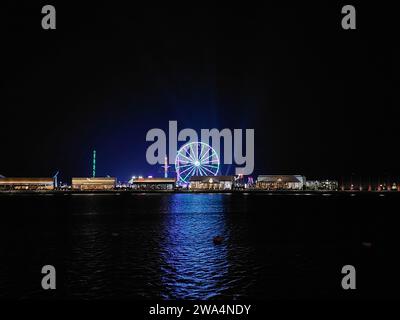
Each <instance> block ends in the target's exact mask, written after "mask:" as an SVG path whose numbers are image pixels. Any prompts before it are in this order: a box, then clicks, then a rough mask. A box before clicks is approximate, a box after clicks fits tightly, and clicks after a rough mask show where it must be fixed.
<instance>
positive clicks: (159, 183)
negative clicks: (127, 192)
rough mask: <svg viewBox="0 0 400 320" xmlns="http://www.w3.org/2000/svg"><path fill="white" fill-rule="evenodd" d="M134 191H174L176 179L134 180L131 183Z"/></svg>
mask: <svg viewBox="0 0 400 320" xmlns="http://www.w3.org/2000/svg"><path fill="white" fill-rule="evenodd" d="M130 184H131V188H132V189H134V190H173V189H174V188H175V184H176V180H175V178H134V179H132V180H131V181H130Z"/></svg>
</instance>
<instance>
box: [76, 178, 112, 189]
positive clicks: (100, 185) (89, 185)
mask: <svg viewBox="0 0 400 320" xmlns="http://www.w3.org/2000/svg"><path fill="white" fill-rule="evenodd" d="M116 184H117V179H116V178H112V177H94V178H93V177H92V178H72V189H73V190H82V191H84V190H113V189H115V187H116Z"/></svg>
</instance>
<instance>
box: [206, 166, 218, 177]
mask: <svg viewBox="0 0 400 320" xmlns="http://www.w3.org/2000/svg"><path fill="white" fill-rule="evenodd" d="M203 169H204V170H207V171H208V172H210V173H211V174H212V175H213V176H215V175H216V172H213V171H211V170H210V169H208V168H206V167H203Z"/></svg>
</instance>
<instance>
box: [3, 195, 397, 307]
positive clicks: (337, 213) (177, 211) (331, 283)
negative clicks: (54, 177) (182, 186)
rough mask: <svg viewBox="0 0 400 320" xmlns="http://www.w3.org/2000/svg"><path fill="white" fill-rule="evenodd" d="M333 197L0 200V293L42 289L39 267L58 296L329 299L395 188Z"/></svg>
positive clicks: (35, 293) (38, 293)
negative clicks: (52, 271)
mask: <svg viewBox="0 0 400 320" xmlns="http://www.w3.org/2000/svg"><path fill="white" fill-rule="evenodd" d="M341 197H344V198H339V196H335V197H334V196H331V197H325V196H322V195H313V196H312V197H309V196H301V195H299V196H290V195H288V196H285V195H279V196H275V195H268V194H251V195H250V194H249V195H241V194H231V195H230V194H214V193H211V194H195V195H193V194H122V193H121V194H120V195H118V196H112V195H97V194H94V195H92V196H73V195H67V196H65V195H59V196H57V195H54V196H51V197H41V196H35V195H32V196H23V195H21V196H18V195H12V196H9V197H8V196H3V197H2V198H1V204H2V208H12V210H10V211H9V212H7V211H2V219H1V223H0V261H1V264H0V297H17V298H21V297H22V298H31V297H34V298H37V297H40V298H43V297H45V298H46V297H48V295H49V293H48V292H44V291H43V290H40V287H39V289H38V285H40V280H41V274H40V270H41V267H42V266H43V265H45V264H52V265H54V266H56V269H57V285H58V288H57V290H56V293H55V294H54V293H53V296H55V297H57V298H74V299H78V298H79V299H99V298H111V299H116V298H130V299H213V298H220V299H221V298H223V299H237V298H238V299H239V298H246V299H248V298H254V297H256V298H259V299H265V298H281V297H285V298H287V297H292V298H296V297H302V298H303V297H321V296H325V297H327V296H332V295H333V296H335V294H339V295H340V294H341V293H342V291H340V286H338V285H337V270H340V268H341V266H343V265H344V264H346V263H348V261H349V260H350V261H355V262H357V261H358V262H359V263H363V261H361V260H360V259H361V258H362V259H365V264H364V268H370V269H371V270H373V266H374V264H373V263H372V261H374V260H368V259H367V258H365V257H364V256H362V255H363V254H365V248H364V247H360V243H363V242H368V243H374V246H373V248H375V247H377V245H375V243H376V241H377V240H376V239H378V238H379V237H378V235H376V234H375V233H374V231H375V228H374V226H375V225H377V224H379V223H380V225H382V226H384V225H385V226H392V225H393V226H395V225H396V224H395V223H388V222H387V219H388V216H381V215H376V214H375V213H376V212H383V211H382V205H383V203H384V201H387V202H385V203H389V202H390V199H392V197H394V196H390V195H389V194H388V195H387V196H386V197H385V198H383V200H382V198H381V197H379V196H368V199H366V200H363V201H368V202H367V204H368V205H365V206H364V211H362V210H360V204H362V203H363V202H362V201H361V202H360V200H359V199H361V198H362V196H361V195H360V196H357V197H351V196H349V195H347V194H346V195H343V196H341ZM365 197H366V196H365ZM393 201H398V199H397V198H396V199H394V198H393ZM390 203H391V202H390ZM369 210H370V211H369ZM348 212H351V213H352V214H350V215H349V214H348ZM357 213H360V215H361V214H362V219H361V218H360V216H358V215H357ZM381 217H382V219H383V218H384V219H383V220H382V221H380V222H379V223H378V222H377V221H379V220H378V219H380V218H381ZM343 221H345V223H343ZM388 234H390V233H389V232H385V233H382V235H385V236H386V235H388ZM217 235H221V236H223V237H224V241H223V243H222V244H220V245H215V244H214V243H213V237H215V236H217ZM360 248H361V249H360ZM360 250H361V251H360ZM370 251H371V250H370ZM349 257H350V259H349ZM360 257H361V258H360ZM356 259H358V260H356ZM376 261H378V260H376ZM367 270H368V269H367ZM332 292H333V294H332ZM377 292H382V291H377Z"/></svg>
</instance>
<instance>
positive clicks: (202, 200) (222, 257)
mask: <svg viewBox="0 0 400 320" xmlns="http://www.w3.org/2000/svg"><path fill="white" fill-rule="evenodd" d="M222 197H223V195H220V194H214V195H200V196H199V197H196V198H193V196H191V195H188V194H177V195H175V196H174V197H172V198H171V201H169V202H168V213H167V214H166V215H165V216H164V219H163V227H162V228H163V231H162V232H163V241H162V244H161V250H160V255H161V260H162V264H161V270H162V272H161V274H162V277H161V281H162V283H163V286H164V288H165V289H166V290H165V293H164V294H163V298H167V299H181V298H184V299H196V298H197V299H198V298H200V299H207V298H211V297H214V296H218V295H219V294H220V293H221V291H222V290H223V289H224V278H225V277H226V275H227V273H228V268H229V263H228V259H227V250H228V248H227V242H228V241H229V234H228V230H227V228H226V223H225V215H224V203H223V201H222ZM216 235H220V236H223V237H224V240H225V241H224V242H223V243H222V244H218V245H215V244H214V243H213V241H212V239H213V237H215V236H216Z"/></svg>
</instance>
